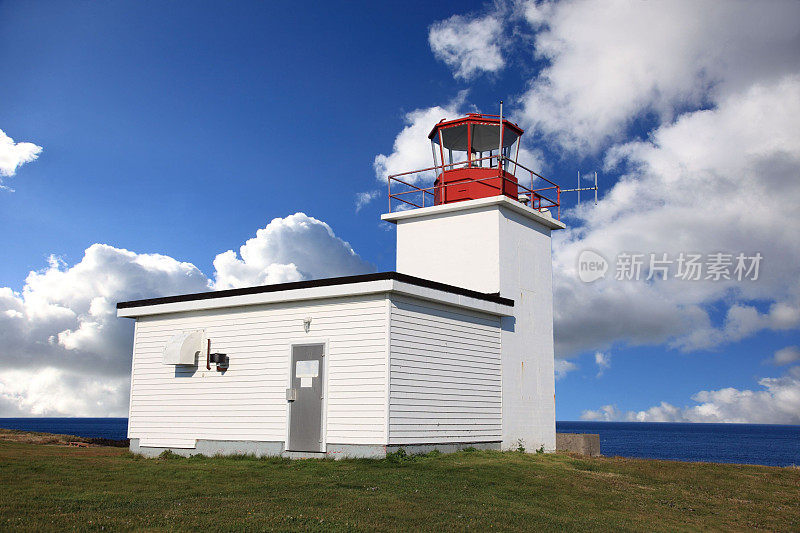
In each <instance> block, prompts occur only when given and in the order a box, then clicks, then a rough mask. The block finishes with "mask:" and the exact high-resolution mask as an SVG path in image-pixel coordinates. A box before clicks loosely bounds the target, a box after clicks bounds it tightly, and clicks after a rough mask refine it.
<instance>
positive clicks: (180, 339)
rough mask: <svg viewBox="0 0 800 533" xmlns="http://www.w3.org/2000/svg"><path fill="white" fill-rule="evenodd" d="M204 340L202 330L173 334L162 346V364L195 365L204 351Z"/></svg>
mask: <svg viewBox="0 0 800 533" xmlns="http://www.w3.org/2000/svg"><path fill="white" fill-rule="evenodd" d="M206 342H207V341H206V335H205V332H204V331H203V330H197V331H189V332H183V333H178V334H177V335H174V336H173V337H172V338H171V339H170V340H169V341H167V345H166V346H165V347H164V364H165V365H196V364H197V358H198V357H200V355H201V354H204V353H205V350H206Z"/></svg>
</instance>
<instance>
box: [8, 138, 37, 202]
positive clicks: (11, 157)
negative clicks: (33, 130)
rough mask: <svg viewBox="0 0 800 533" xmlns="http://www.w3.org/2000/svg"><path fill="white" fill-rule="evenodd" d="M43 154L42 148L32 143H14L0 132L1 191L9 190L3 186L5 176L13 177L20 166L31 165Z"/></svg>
mask: <svg viewBox="0 0 800 533" xmlns="http://www.w3.org/2000/svg"><path fill="white" fill-rule="evenodd" d="M41 152H42V147H41V146H37V145H35V144H33V143H30V142H14V139H12V138H11V137H9V136H8V135H6V133H5V132H4V131H3V130H0V189H8V187H6V186H5V185H3V176H5V177H11V176H13V175H14V174H16V173H17V169H18V168H19V167H20V166H22V165H24V164H25V163H30V162H31V161H33V160H34V159H36V158H37V157H39V154H40V153H41Z"/></svg>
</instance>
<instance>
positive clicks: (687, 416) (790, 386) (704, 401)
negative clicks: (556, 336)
mask: <svg viewBox="0 0 800 533" xmlns="http://www.w3.org/2000/svg"><path fill="white" fill-rule="evenodd" d="M758 384H759V385H760V386H761V389H760V390H749V389H744V390H741V389H735V388H732V387H728V388H724V389H718V390H712V391H700V392H698V393H697V394H695V395H693V396H692V398H691V399H692V400H693V401H694V402H695V405H689V406H685V407H676V406H674V405H672V404H670V403H667V402H661V403H660V404H658V405H654V406H653V407H650V408H649V409H645V410H643V411H627V412H623V411H620V410H618V409H617V408H616V406H614V405H605V406H603V407H601V408H600V409H597V410H591V409H590V410H586V411H584V412H583V413H582V414H581V418H582V419H584V420H603V421H628V422H705V423H741V424H800V367H798V366H796V367H793V368H791V369H790V370H789V372H787V373H786V374H785V375H783V376H781V377H778V378H762V379H760V380H759V382H758Z"/></svg>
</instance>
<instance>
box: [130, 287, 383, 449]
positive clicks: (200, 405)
mask: <svg viewBox="0 0 800 533" xmlns="http://www.w3.org/2000/svg"><path fill="white" fill-rule="evenodd" d="M386 309H387V307H386V300H385V297H383V296H379V295H374V296H355V297H352V298H339V299H331V300H317V301H313V302H296V303H291V304H271V305H258V306H248V307H240V308H234V309H217V310H206V311H196V312H187V313H176V314H170V315H155V316H148V317H143V318H141V319H139V320H138V321H137V324H136V334H135V339H134V349H133V371H132V377H131V405H130V417H129V426H128V427H129V429H128V435H129V437H130V438H138V439H142V441H143V442H147V443H149V444H150V445H152V446H155V445H158V444H157V443H158V442H164V443H167V444H166V445H168V442H171V441H175V440H176V439H178V440H181V439H184V440H193V439H209V440H255V441H281V442H282V441H284V440H285V439H286V432H287V417H286V415H287V405H286V398H285V390H286V387H287V386H288V380H289V376H288V371H289V357H290V346H291V344H299V343H303V342H308V341H306V340H305V339H308V340H309V341H310V342H316V341H318V340H323V339H324V340H325V341H327V352H326V362H327V363H326V364H327V366H326V368H327V394H326V403H327V413H326V431H327V436H326V440H327V442H329V443H349V444H385V443H386V429H385V424H386V415H387V414H386V390H387V386H388V384H387V377H386V376H387V353H386V342H387V340H386V334H387V319H388V316H387V313H386ZM305 317H311V318H312V322H311V330H310V332H309V333H308V334H306V333H305V332H304V330H303V319H304V318H305ZM192 329H205V331H206V334H207V335H208V336H209V338H211V341H212V344H211V349H212V351H215V352H223V353H227V354H228V356H229V357H230V368H229V369H228V371H227V372H225V373H224V374H222V373H218V372H216V371H215V370H213V368H214V367H213V365H212V370H211V371H208V370H206V368H205V360H204V357H201V358H200V361H198V366H197V367H192V368H187V367H174V366H167V365H164V364H162V362H161V357H162V350H163V348H164V345H165V343H166V342H167V340H169V338H170V337H172V335H174V334H176V333H179V332H181V331H183V330H192Z"/></svg>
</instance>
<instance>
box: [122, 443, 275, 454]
mask: <svg viewBox="0 0 800 533" xmlns="http://www.w3.org/2000/svg"><path fill="white" fill-rule="evenodd" d="M130 450H131V452H132V453H138V454H140V455H144V456H145V457H158V456H159V455H161V453H162V452H164V451H166V450H170V451H172V453H174V454H176V455H182V456H184V457H191V456H192V455H207V456H209V457H213V456H215V455H254V456H256V457H270V456H277V455H281V454H282V453H283V451H284V450H283V443H282V442H259V441H248V440H198V441H197V444H196V445H195V447H194V448H157V447H150V446H140V445H139V439H131V445H130Z"/></svg>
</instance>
